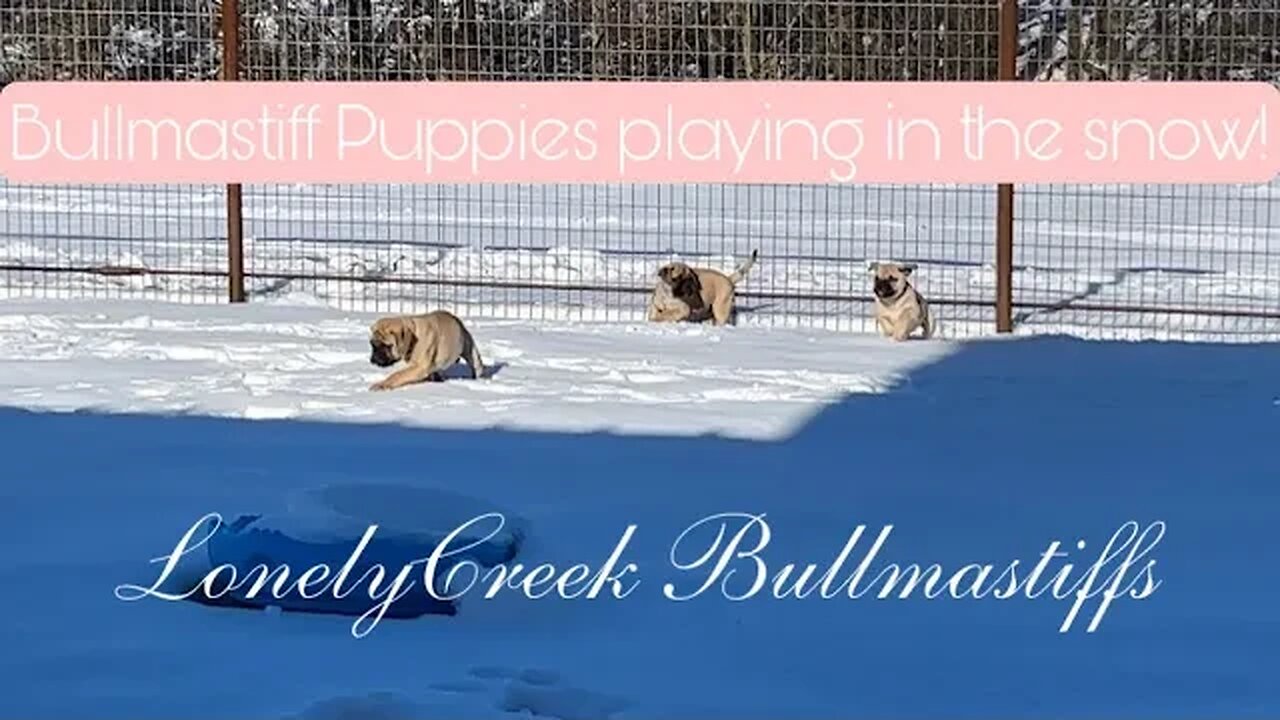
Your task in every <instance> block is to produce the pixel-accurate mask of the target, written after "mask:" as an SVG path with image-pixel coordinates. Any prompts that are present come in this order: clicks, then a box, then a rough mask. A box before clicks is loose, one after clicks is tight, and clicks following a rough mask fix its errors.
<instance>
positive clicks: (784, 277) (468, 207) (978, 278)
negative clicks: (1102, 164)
mask: <svg viewBox="0 0 1280 720" xmlns="http://www.w3.org/2000/svg"><path fill="white" fill-rule="evenodd" d="M245 8H246V10H245V16H244V18H243V21H242V24H243V28H244V30H243V35H244V38H245V49H244V67H243V68H242V70H243V72H242V77H244V78H246V79H249V80H293V81H297V80H385V81H397V80H472V79H475V80H504V81H544V80H582V81H586V80H669V81H689V82H698V81H705V80H720V79H726V80H738V79H760V80H775V79H781V80H813V79H817V80H902V81H909V80H983V79H994V78H995V76H996V75H995V73H996V68H995V62H996V45H997V41H998V37H997V29H998V28H997V24H996V20H997V18H996V4H995V2H994V1H993V0H973V1H972V2H955V1H948V2H905V1H903V0H893V1H883V0H881V1H870V2H869V1H866V0H861V1H859V2H851V1H849V0H842V1H839V2H835V1H829V2H814V1H812V0H777V1H774V2H759V1H754V2H744V1H742V0H711V1H708V0H654V1H652V2H644V3H641V2H632V1H631V0H503V1H502V2H476V1H475V0H459V1H458V2H454V3H444V2H413V1H412V0H390V1H389V2H378V3H369V2H350V3H344V4H339V5H337V6H335V7H333V8H331V9H318V8H316V7H313V6H310V5H306V4H294V5H291V6H290V7H289V8H288V9H285V10H281V9H278V8H276V7H273V6H271V5H268V4H265V3H264V4H258V3H252V2H249V3H246V5H245ZM406 101H411V96H406ZM429 111H430V109H429V108H424V112H429ZM245 193H246V196H245V203H246V205H245V208H246V209H245V217H246V219H245V222H246V233H247V235H248V236H249V237H250V243H251V245H252V247H251V248H250V249H248V250H247V251H246V254H247V260H246V263H247V266H246V276H247V278H248V282H249V283H250V288H251V289H250V293H251V295H252V294H255V293H267V292H288V291H300V292H304V293H308V294H314V295H319V296H321V297H322V298H324V299H325V300H326V301H328V302H331V303H334V304H337V305H339V306H342V307H347V308H351V309H361V310H376V311H402V310H414V309H422V308H427V307H448V308H453V309H455V310H460V311H463V312H465V313H466V314H467V316H469V317H493V318H513V319H524V318H532V319H540V318H561V319H571V320H640V319H642V318H643V315H644V309H645V301H646V297H645V294H646V293H647V292H648V291H649V290H650V288H651V287H652V283H653V276H654V272H655V271H656V270H657V268H658V267H659V266H660V265H661V264H662V263H664V262H666V261H667V260H669V259H672V258H677V257H678V258H680V259H684V260H686V261H689V262H695V263H699V264H706V265H711V266H715V267H721V268H724V269H726V270H727V269H731V268H733V267H734V266H736V265H737V264H738V263H739V262H741V261H742V260H743V259H745V258H746V257H747V255H748V254H749V253H750V251H751V250H752V249H757V248H758V249H759V250H760V251H761V260H760V263H759V264H758V265H757V266H756V267H755V269H754V270H753V271H752V273H751V275H750V277H749V279H748V280H747V282H746V283H745V284H744V285H743V286H742V289H741V302H740V307H741V315H740V318H739V321H740V323H742V324H757V325H759V324H766V325H799V326H806V327H823V328H831V329H855V330H868V329H870V314H869V304H868V303H869V300H870V280H869V277H868V275H867V272H866V262H867V261H868V260H874V259H900V260H911V261H915V262H918V263H919V264H920V265H921V269H920V271H919V277H920V278H921V284H922V285H923V286H925V289H926V291H927V292H929V294H930V297H931V298H933V299H934V302H935V305H936V306H937V310H938V313H939V314H940V316H942V319H943V322H944V323H949V325H950V327H952V328H963V327H966V326H967V327H969V328H970V329H978V328H982V329H988V328H990V327H991V325H992V317H993V316H992V312H993V309H992V303H993V300H992V298H993V295H992V291H993V284H992V283H993V278H994V272H993V270H992V268H991V264H992V261H993V249H992V247H993V246H992V241H991V238H992V234H993V229H992V228H993V217H994V211H995V195H994V190H993V189H991V188H985V187H976V188H955V187H941V186H911V187H907V186H861V187H849V186H838V185H830V186H826V185H817V186H772V185H733V184H715V185H711V184H703V185H695V184H680V185H662V186H643V185H641V186H633V185H622V184H593V185H567V186H541V185H457V186H448V185H445V186H439V185H422V186H387V185H376V186H375V185H365V186H336V185H335V186H320V187H305V188H298V187H293V186H280V185H265V186H253V187H246V189H245Z"/></svg>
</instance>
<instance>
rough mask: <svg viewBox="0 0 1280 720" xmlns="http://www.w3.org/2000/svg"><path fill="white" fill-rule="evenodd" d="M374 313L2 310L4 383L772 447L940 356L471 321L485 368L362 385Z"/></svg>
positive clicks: (317, 415) (126, 406) (100, 404)
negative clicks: (762, 442) (414, 382)
mask: <svg viewBox="0 0 1280 720" xmlns="http://www.w3.org/2000/svg"><path fill="white" fill-rule="evenodd" d="M374 317H376V316H373V315H367V314H366V315H360V314H354V313H344V312H340V311H331V310H327V309H322V308H308V307H299V306H297V305H290V304H284V303H273V302H265V303H262V304H256V303H255V304H253V305H252V306H230V305H221V306H209V307H204V306H184V305H177V304H169V305H166V304H153V303H148V302H145V301H112V302H98V303H83V302H81V303H74V302H73V303H70V304H59V303H52V304H48V303H42V302H39V301H12V302H7V303H5V305H4V307H3V311H2V312H0V338H3V340H0V363H3V367H4V372H3V373H0V388H3V390H2V391H0V393H2V395H3V397H5V398H8V402H10V403H16V404H21V405H22V406H24V407H31V408H39V409H45V410H77V409H90V410H95V411H103V412H128V413H161V414H169V413H184V414H196V415H210V416H217V417H226V418H236V419H250V420H252V419H267V418H272V419H284V418H307V419H314V420H340V421H356V422H375V423H382V422H394V423H402V424H406V425H409V426H427V427H432V428H459V429H465V428H489V427H498V428H505V429H513V430H549V431H561V432H567V431H578V432H589V431H602V432H606V431H607V432H617V433H626V434H634V433H652V434H659V435H685V434H690V433H694V434H701V433H706V432H713V433H717V434H722V435H725V436H729V437H740V438H752V439H768V438H777V437H782V436H785V435H787V434H789V433H790V432H791V431H792V430H793V429H794V427H795V426H796V425H797V424H798V423H800V422H802V421H803V420H804V419H805V418H806V417H807V416H808V415H809V414H812V413H813V412H814V411H815V408H816V407H818V405H820V404H821V403H823V402H827V401H829V400H831V399H833V398H835V397H838V396H840V395H842V394H845V393H861V392H882V391H884V390H886V389H887V388H889V387H890V386H892V385H894V384H895V383H897V382H898V381H899V380H900V379H901V378H902V377H903V376H904V374H905V373H907V372H908V371H909V370H910V369H911V368H912V367H914V366H916V365H919V364H921V363H925V362H930V361H932V360H934V359H936V358H938V357H940V356H942V355H943V354H945V351H946V348H947V346H946V345H945V344H941V343H912V344H910V345H905V346H900V347H898V346H891V345H888V344H886V343H883V342H880V341H878V340H876V339H875V338H867V337H859V336H852V335H835V334H832V333H824V332H821V331H814V330H807V331H802V330H781V331H766V330H756V331H754V332H749V333H744V332H735V331H734V330H735V329H723V328H715V327H712V326H709V325H654V324H618V325H608V324H583V325H567V324H564V323H554V322H539V323H529V322H514V321H483V320H482V321H476V322H470V323H468V326H469V327H470V328H471V329H472V332H473V333H474V335H475V336H476V338H477V340H478V341H479V342H480V343H481V346H482V347H481V352H482V356H483V359H484V361H485V363H486V364H487V365H488V366H489V368H490V373H491V376H490V377H489V378H486V379H485V380H484V381H482V382H456V383H454V382H451V383H448V384H445V385H441V386H439V387H433V388H431V389H430V391H420V390H415V391H413V392H409V393H375V394H370V393H369V392H367V390H368V387H369V385H370V384H372V383H373V382H375V381H377V380H379V379H381V378H383V377H385V376H386V375H387V374H388V373H389V372H390V371H389V370H382V369H379V368H377V367H375V366H373V365H371V364H370V363H369V340H368V330H369V325H370V323H371V322H372V321H373V319H374ZM466 372H467V371H466V369H465V366H460V367H459V368H458V370H457V372H455V375H456V376H457V377H463V376H465V375H466Z"/></svg>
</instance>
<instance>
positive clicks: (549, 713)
mask: <svg viewBox="0 0 1280 720" xmlns="http://www.w3.org/2000/svg"><path fill="white" fill-rule="evenodd" d="M431 688H432V689H433V690H436V691H439V692H443V693H453V694H460V695H464V696H467V695H470V696H481V697H486V698H487V699H488V701H489V703H491V704H492V707H493V708H494V709H496V710H498V711H501V712H503V713H516V714H520V715H526V716H527V715H533V716H536V717H544V718H551V720H609V719H610V718H612V717H613V716H614V715H616V714H617V713H620V712H622V711H623V710H625V709H627V708H628V707H629V706H630V703H628V702H627V701H626V700H623V699H622V698H619V697H616V696H613V695H606V694H603V693H598V692H594V691H591V690H586V689H584V688H579V687H574V686H572V685H569V684H567V683H565V682H564V679H563V678H562V677H561V676H560V674H559V673H557V672H555V671H554V670H545V669H540V668H524V669H517V668H508V667H501V666H484V667H473V668H471V670H470V671H468V673H467V677H466V678H465V679H463V680H455V681H445V682H439V683H434V684H432V685H431Z"/></svg>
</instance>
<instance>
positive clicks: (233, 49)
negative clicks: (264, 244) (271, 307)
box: [222, 0, 244, 303]
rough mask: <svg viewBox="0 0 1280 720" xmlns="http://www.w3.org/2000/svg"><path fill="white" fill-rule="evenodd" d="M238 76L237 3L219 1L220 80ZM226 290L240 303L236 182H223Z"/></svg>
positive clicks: (241, 218) (240, 205) (239, 213)
mask: <svg viewBox="0 0 1280 720" xmlns="http://www.w3.org/2000/svg"><path fill="white" fill-rule="evenodd" d="M239 75H240V2H239V0H222V80H223V81H225V82H234V81H236V80H237V79H239ZM227 292H228V297H229V299H230V300H231V302H233V303H239V302H244V216H243V200H242V199H241V190H240V184H239V183H230V184H228V185H227Z"/></svg>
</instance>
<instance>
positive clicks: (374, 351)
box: [369, 310, 485, 390]
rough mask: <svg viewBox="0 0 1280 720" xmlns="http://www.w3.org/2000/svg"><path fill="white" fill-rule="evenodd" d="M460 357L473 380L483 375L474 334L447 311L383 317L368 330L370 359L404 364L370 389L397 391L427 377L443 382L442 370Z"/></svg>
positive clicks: (386, 364)
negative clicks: (402, 362) (468, 368)
mask: <svg viewBox="0 0 1280 720" xmlns="http://www.w3.org/2000/svg"><path fill="white" fill-rule="evenodd" d="M459 359H462V360H465V361H466V363H467V365H468V366H469V367H470V368H471V377H472V378H473V379H478V378H481V377H484V372H485V369H484V361H483V360H481V358H480V350H479V349H477V348H476V342H475V340H474V339H473V338H472V337H471V333H470V332H468V331H467V329H466V327H464V326H463V324H462V321H461V320H459V319H458V318H457V317H455V316H454V315H453V314H451V313H448V312H446V311H444V310H437V311H435V312H429V313H426V314H424V315H402V316H398V317H386V318H381V319H379V320H378V321H377V322H375V323H374V324H373V326H372V327H371V328H370V329H369V362H371V363H373V364H374V365H377V366H378V367H384V368H385V367H391V366H392V365H395V364H396V363H397V362H401V361H404V363H405V367H403V368H401V369H399V370H397V371H395V372H393V373H391V374H390V375H388V376H387V377H386V379H384V380H381V381H379V382H376V383H374V384H373V385H372V386H371V387H370V388H369V389H370V390H394V389H396V388H399V387H403V386H405V385H409V384H411V383H418V382H422V381H424V380H427V381H431V382H440V381H442V380H443V379H444V377H443V376H442V375H441V373H442V372H444V371H445V370H448V369H449V368H451V367H453V365H454V363H456V362H458V360H459Z"/></svg>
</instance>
